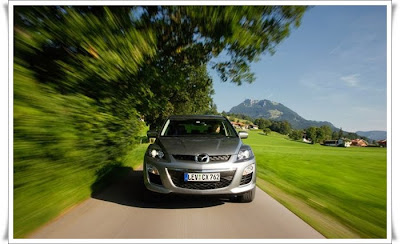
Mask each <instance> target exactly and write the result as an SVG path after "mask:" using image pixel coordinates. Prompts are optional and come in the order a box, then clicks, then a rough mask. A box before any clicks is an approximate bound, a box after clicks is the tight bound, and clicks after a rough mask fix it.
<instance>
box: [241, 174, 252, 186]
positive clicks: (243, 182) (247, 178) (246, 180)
mask: <svg viewBox="0 0 400 244" xmlns="http://www.w3.org/2000/svg"><path fill="white" fill-rule="evenodd" d="M252 178H253V173H250V174H247V175H243V176H242V179H240V185H246V184H249V183H250V181H251V179H252Z"/></svg>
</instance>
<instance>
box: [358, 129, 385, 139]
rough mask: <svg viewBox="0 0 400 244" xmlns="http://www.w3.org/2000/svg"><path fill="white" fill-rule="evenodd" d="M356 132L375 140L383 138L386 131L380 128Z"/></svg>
mask: <svg viewBox="0 0 400 244" xmlns="http://www.w3.org/2000/svg"><path fill="white" fill-rule="evenodd" d="M356 133H357V135H360V136H365V137H367V138H369V139H371V140H375V141H378V140H385V139H386V136H387V133H386V131H381V130H373V131H357V132H356Z"/></svg>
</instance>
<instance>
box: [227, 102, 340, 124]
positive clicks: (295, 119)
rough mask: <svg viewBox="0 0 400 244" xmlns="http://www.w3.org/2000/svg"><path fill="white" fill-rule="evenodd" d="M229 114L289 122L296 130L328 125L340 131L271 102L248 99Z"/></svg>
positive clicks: (324, 122) (323, 122)
mask: <svg viewBox="0 0 400 244" xmlns="http://www.w3.org/2000/svg"><path fill="white" fill-rule="evenodd" d="M229 113H235V114H244V115H247V116H250V117H252V118H265V119H271V120H279V121H282V120H287V121H288V122H289V123H290V124H291V125H292V127H293V128H294V129H305V128H308V127H311V126H316V127H321V126H323V125H328V126H329V127H331V128H332V129H333V130H339V129H338V128H336V127H335V126H334V125H333V124H332V123H330V122H327V121H313V120H306V119H304V118H303V117H301V116H300V115H298V114H297V113H296V112H294V111H293V110H291V109H290V108H288V107H286V106H285V105H283V104H281V103H277V102H272V101H270V100H266V99H265V100H251V99H246V100H245V101H244V102H242V103H241V104H239V105H237V106H235V107H233V108H231V110H230V111H229Z"/></svg>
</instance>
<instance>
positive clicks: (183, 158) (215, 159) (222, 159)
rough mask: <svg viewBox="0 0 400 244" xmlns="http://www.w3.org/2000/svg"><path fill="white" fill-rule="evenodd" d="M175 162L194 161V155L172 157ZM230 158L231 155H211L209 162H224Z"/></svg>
mask: <svg viewBox="0 0 400 244" xmlns="http://www.w3.org/2000/svg"><path fill="white" fill-rule="evenodd" d="M172 156H173V157H174V158H175V159H176V160H179V161H195V160H194V158H195V156H194V155H177V154H175V155H172ZM230 158H231V155H212V156H210V162H226V161H228V160H229V159H230Z"/></svg>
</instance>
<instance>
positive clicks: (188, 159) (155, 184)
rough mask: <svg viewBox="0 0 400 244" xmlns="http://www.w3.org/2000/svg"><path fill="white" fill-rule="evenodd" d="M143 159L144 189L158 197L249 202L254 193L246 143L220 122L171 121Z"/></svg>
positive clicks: (251, 160)
mask: <svg viewBox="0 0 400 244" xmlns="http://www.w3.org/2000/svg"><path fill="white" fill-rule="evenodd" d="M147 136H148V137H149V138H156V139H155V142H154V143H153V144H150V145H149V147H148V148H147V151H146V153H145V156H144V165H143V175H144V184H145V185H146V187H147V189H149V190H151V191H154V192H158V193H164V194H167V193H180V194H195V195H229V196H231V197H233V198H234V199H236V200H238V201H240V202H251V201H253V199H254V197H255V190H256V161H255V157H254V154H253V152H252V150H251V148H250V147H249V146H248V145H245V144H243V143H242V140H241V139H245V138H247V137H248V133H247V132H244V131H240V132H238V133H237V132H236V130H235V129H234V128H233V126H232V124H231V123H230V122H229V120H228V119H227V118H225V117H223V116H214V115H189V116H171V117H169V118H168V119H167V120H166V121H165V123H164V125H163V127H162V129H161V131H159V132H156V131H148V132H147Z"/></svg>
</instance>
